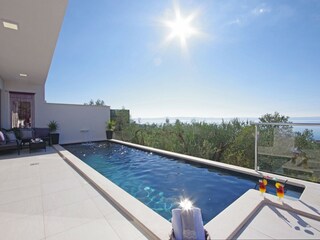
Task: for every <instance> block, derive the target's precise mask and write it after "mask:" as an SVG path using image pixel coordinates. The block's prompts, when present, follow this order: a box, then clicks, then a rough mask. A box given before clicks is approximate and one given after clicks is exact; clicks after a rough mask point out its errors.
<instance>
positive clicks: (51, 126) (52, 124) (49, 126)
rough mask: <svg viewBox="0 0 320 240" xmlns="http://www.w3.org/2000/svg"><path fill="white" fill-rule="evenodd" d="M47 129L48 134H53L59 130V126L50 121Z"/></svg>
mask: <svg viewBox="0 0 320 240" xmlns="http://www.w3.org/2000/svg"><path fill="white" fill-rule="evenodd" d="M48 128H49V131H50V132H55V131H57V130H58V129H59V125H58V123H57V122H56V121H54V120H52V121H50V122H49V123H48Z"/></svg>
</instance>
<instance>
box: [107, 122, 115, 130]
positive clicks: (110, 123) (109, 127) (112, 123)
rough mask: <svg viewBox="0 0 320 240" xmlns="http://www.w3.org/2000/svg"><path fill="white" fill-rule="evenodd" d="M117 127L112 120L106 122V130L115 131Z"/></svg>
mask: <svg viewBox="0 0 320 240" xmlns="http://www.w3.org/2000/svg"><path fill="white" fill-rule="evenodd" d="M115 126H116V122H115V121H114V120H110V121H107V122H106V129H107V130H110V131H114V129H115Z"/></svg>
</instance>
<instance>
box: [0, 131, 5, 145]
mask: <svg viewBox="0 0 320 240" xmlns="http://www.w3.org/2000/svg"><path fill="white" fill-rule="evenodd" d="M2 144H6V137H5V136H4V134H3V132H1V131H0V145H2Z"/></svg>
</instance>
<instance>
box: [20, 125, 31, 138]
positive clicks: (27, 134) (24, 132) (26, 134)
mask: <svg viewBox="0 0 320 240" xmlns="http://www.w3.org/2000/svg"><path fill="white" fill-rule="evenodd" d="M20 137H21V139H23V140H24V139H32V138H33V130H32V129H30V128H21V129H20Z"/></svg>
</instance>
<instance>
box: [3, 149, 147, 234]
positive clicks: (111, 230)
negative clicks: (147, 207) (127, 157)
mask: <svg viewBox="0 0 320 240" xmlns="http://www.w3.org/2000/svg"><path fill="white" fill-rule="evenodd" d="M0 233H1V237H0V238H1V239H6V240H10V239H17V240H19V239H21V240H29V239H30V240H37V239H38V240H44V239H48V240H62V239H66V240H72V239H77V240H81V239H83V240H84V239H95V240H100V239H101V240H102V239H115V240H121V239H125V240H127V239H137V240H142V239H146V237H145V236H144V235H143V234H142V233H141V232H140V231H139V230H138V229H137V228H136V227H135V226H134V225H132V223H131V222H130V220H128V219H127V218H126V217H124V216H123V215H121V214H120V213H119V211H118V210H117V209H116V208H114V207H113V206H112V205H111V204H110V203H109V202H108V201H107V200H106V199H105V198H104V197H102V196H101V195H100V193H99V192H97V191H96V190H95V189H94V188H93V187H92V186H91V185H89V184H88V182H87V181H86V180H85V179H83V178H82V177H81V176H80V175H79V174H78V173H77V172H76V171H75V170H74V169H73V168H71V167H70V166H69V165H68V164H67V163H66V162H65V161H64V160H63V159H62V158H61V157H60V156H59V155H58V154H57V153H56V151H55V150H53V149H52V148H47V152H43V151H39V152H35V153H31V154H30V153H29V152H28V151H23V153H22V154H21V155H20V156H18V155H16V154H14V153H13V154H9V155H1V156H0Z"/></svg>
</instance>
